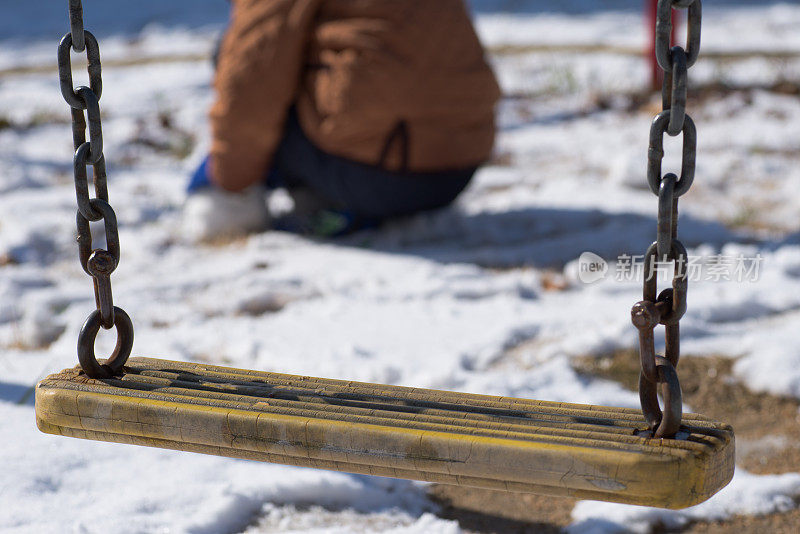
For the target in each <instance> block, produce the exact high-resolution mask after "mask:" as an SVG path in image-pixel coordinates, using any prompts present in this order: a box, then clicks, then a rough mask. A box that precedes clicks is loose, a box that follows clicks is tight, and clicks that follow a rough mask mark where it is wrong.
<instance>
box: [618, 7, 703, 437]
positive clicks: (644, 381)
mask: <svg viewBox="0 0 800 534" xmlns="http://www.w3.org/2000/svg"><path fill="white" fill-rule="evenodd" d="M687 8H688V11H689V15H688V25H687V26H688V28H687V33H688V35H687V42H686V49H684V48H683V47H681V46H672V43H671V42H670V35H671V33H672V10H673V9H687ZM702 10H703V8H702V4H701V0H659V2H658V7H657V17H656V47H655V50H656V59H657V60H658V64H659V66H660V67H661V69H662V70H663V71H664V85H663V87H662V90H661V95H662V103H663V111H662V112H661V113H659V114H658V116H656V118H655V119H654V120H653V123H652V125H651V127H650V145H649V149H648V158H647V182H648V184H649V186H650V190H651V191H652V192H653V194H655V195H656V196H658V225H657V239H656V241H655V242H654V243H653V244H652V245H650V248H648V249H647V253H646V254H645V261H644V287H643V288H642V300H641V301H640V302H637V303H636V304H635V305H634V306H633V309H632V310H631V319H632V321H633V324H634V326H635V327H636V328H637V330H638V331H639V359H640V361H641V367H642V368H641V372H640V374H639V400H640V402H641V405H642V412H643V413H644V417H645V420H646V421H647V424H648V425H649V427H650V430H649V431H648V434H649V435H650V436H651V437H654V438H673V437H675V435H676V434H677V433H678V431H679V430H680V426H681V418H682V417H683V406H682V394H681V385H680V381H679V380H678V373H677V371H676V368H677V366H678V360H679V359H680V320H681V318H682V317H683V316H684V314H685V313H686V306H687V304H686V299H687V291H688V280H687V264H688V256H687V254H686V248H685V247H684V246H683V244H682V243H681V242H680V241H679V240H678V198H679V197H680V196H682V195H684V194H685V193H686V192H687V191H689V188H690V187H691V186H692V182H693V181H694V173H695V162H696V158H697V130H696V128H695V125H694V121H693V120H692V118H691V117H690V116H689V115H688V114H687V113H686V101H687V87H688V70H689V68H690V67H691V66H692V65H694V63H695V61H697V57H698V54H699V53H700V31H701V19H702ZM680 133H683V151H682V152H683V160H682V162H681V174H680V177H678V176H676V175H675V174H673V173H669V174H666V175H662V174H661V172H662V169H661V167H662V162H663V160H664V135H665V134H666V135H669V136H672V137H675V136H677V135H678V134H680ZM658 262H670V263H672V264H673V266H674V275H673V278H672V287H671V288H670V289H666V290H664V291H662V292H661V293H660V294H658V270H659V269H658V268H657V263H658ZM660 324H661V325H664V326H665V351H664V356H658V355H656V350H655V333H654V331H655V328H656V327H657V326H658V325H660ZM659 391H660V392H661V396H662V397H663V400H664V410H663V411H662V409H661V406H660V405H659V402H658V393H659Z"/></svg>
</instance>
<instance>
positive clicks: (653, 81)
mask: <svg viewBox="0 0 800 534" xmlns="http://www.w3.org/2000/svg"><path fill="white" fill-rule="evenodd" d="M644 8H645V9H644V11H645V24H647V28H648V39H647V46H646V47H645V57H646V58H647V64H648V65H649V66H650V89H652V90H653V91H658V90H660V89H661V84H662V82H663V81H664V73H663V72H662V71H661V67H659V66H658V61H656V13H657V12H658V0H645V6H644ZM679 22H680V17H679V16H678V10H677V9H673V10H672V37H671V38H670V40H671V42H672V44H673V45H674V44H675V36H676V35H677V32H678V23H679Z"/></svg>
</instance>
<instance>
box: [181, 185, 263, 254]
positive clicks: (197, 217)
mask: <svg viewBox="0 0 800 534" xmlns="http://www.w3.org/2000/svg"><path fill="white" fill-rule="evenodd" d="M266 194H267V193H266V190H265V189H264V188H263V187H261V186H253V187H248V188H247V189H245V190H243V191H241V192H237V193H231V192H229V191H224V190H222V189H218V188H213V187H208V188H204V189H201V190H199V191H197V192H196V193H192V194H190V195H189V196H188V197H187V198H186V202H185V203H184V205H183V220H182V222H181V233H182V234H183V236H185V237H186V238H187V239H190V240H192V241H193V242H195V243H198V242H210V241H216V240H219V239H230V238H236V237H241V236H244V235H247V234H249V233H251V232H260V231H263V230H266V229H267V228H268V227H269V224H270V216H269V210H268V209H267V202H266Z"/></svg>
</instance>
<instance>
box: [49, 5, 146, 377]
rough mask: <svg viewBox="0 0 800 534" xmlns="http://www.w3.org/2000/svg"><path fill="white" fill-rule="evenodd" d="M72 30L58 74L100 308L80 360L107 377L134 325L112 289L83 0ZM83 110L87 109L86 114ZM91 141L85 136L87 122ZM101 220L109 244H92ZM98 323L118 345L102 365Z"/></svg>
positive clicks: (94, 58)
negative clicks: (83, 67) (76, 59)
mask: <svg viewBox="0 0 800 534" xmlns="http://www.w3.org/2000/svg"><path fill="white" fill-rule="evenodd" d="M69 23H70V32H69V33H68V34H66V35H65V36H64V38H63V39H61V43H60V44H59V45H58V77H59V81H60V84H61V95H62V96H63V97H64V100H66V101H67V103H68V104H69V105H70V111H71V112H72V141H73V144H74V148H75V157H74V159H73V172H74V175H75V192H76V194H77V197H78V214H77V224H78V255H79V257H80V261H81V266H82V267H83V270H84V271H86V274H88V275H89V276H91V277H92V280H93V282H94V297H95V303H96V306H97V309H96V310H95V311H94V312H92V314H91V315H90V316H89V318H88V319H87V320H86V322H85V323H84V325H83V328H81V333H80V335H79V336H78V361H79V362H80V364H81V367H82V368H83V371H84V372H85V373H86V374H87V375H88V376H90V377H91V378H109V377H111V376H113V375H117V374H120V372H121V371H122V367H123V366H124V365H125V362H126V361H127V360H128V356H130V353H131V348H132V347H133V324H132V323H131V319H130V317H128V314H127V313H125V311H124V310H122V309H121V308H118V307H116V306H114V298H113V296H112V292H111V273H113V272H114V270H115V269H116V268H117V265H118V264H119V233H118V231H117V216H116V214H115V213H114V209H113V208H112V207H111V204H109V202H108V187H107V183H106V163H105V158H104V157H103V130H102V125H101V123H100V96H101V94H102V91H103V80H102V78H101V75H100V48H99V47H98V45H97V39H95V37H94V35H92V34H91V33H90V32H88V31H85V30H84V29H83V6H82V5H81V0H69ZM70 50H75V52H78V53H80V52H84V51H85V52H86V57H87V62H88V71H89V87H86V86H81V87H78V88H74V87H73V85H72V60H71V58H70ZM84 111H85V114H84ZM87 123H88V127H89V141H88V142H87V141H86V127H87ZM87 165H91V166H92V171H93V175H94V192H95V197H94V198H90V196H89V182H88V177H87V172H86V166H87ZM101 220H102V221H103V225H104V227H105V239H106V248H105V249H99V248H98V249H95V248H93V239H92V231H91V228H90V225H89V223H90V221H101ZM100 327H103V328H105V329H107V330H108V329H111V328H114V327H116V329H117V346H116V348H115V349H114V352H113V354H112V355H111V357H110V358H109V359H108V360H107V361H106V363H104V364H100V363H99V362H98V361H97V357H96V356H95V353H94V343H95V339H96V338H97V333H98V332H99V331H100Z"/></svg>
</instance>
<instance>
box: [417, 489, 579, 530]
mask: <svg viewBox="0 0 800 534" xmlns="http://www.w3.org/2000/svg"><path fill="white" fill-rule="evenodd" d="M429 496H430V497H431V499H432V500H433V501H435V502H436V503H438V504H439V505H440V506H441V507H442V510H441V512H440V513H439V514H437V515H438V516H439V517H443V518H445V519H452V520H456V521H458V524H459V525H460V526H461V528H462V530H464V531H465V532H468V533H473V532H474V533H481V534H484V533H486V534H490V533H498V534H500V533H510V534H523V533H524V534H528V533H542V534H552V533H556V532H561V531H562V529H563V528H564V527H566V526H567V525H569V524H570V522H571V519H570V513H571V512H572V508H573V507H574V506H575V503H576V502H577V501H576V500H575V499H565V498H559V497H546V496H541V495H528V494H524V493H507V492H504V491H492V490H484V489H478V488H464V487H458V486H444V485H438V484H435V485H433V486H431V489H430V491H429Z"/></svg>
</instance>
